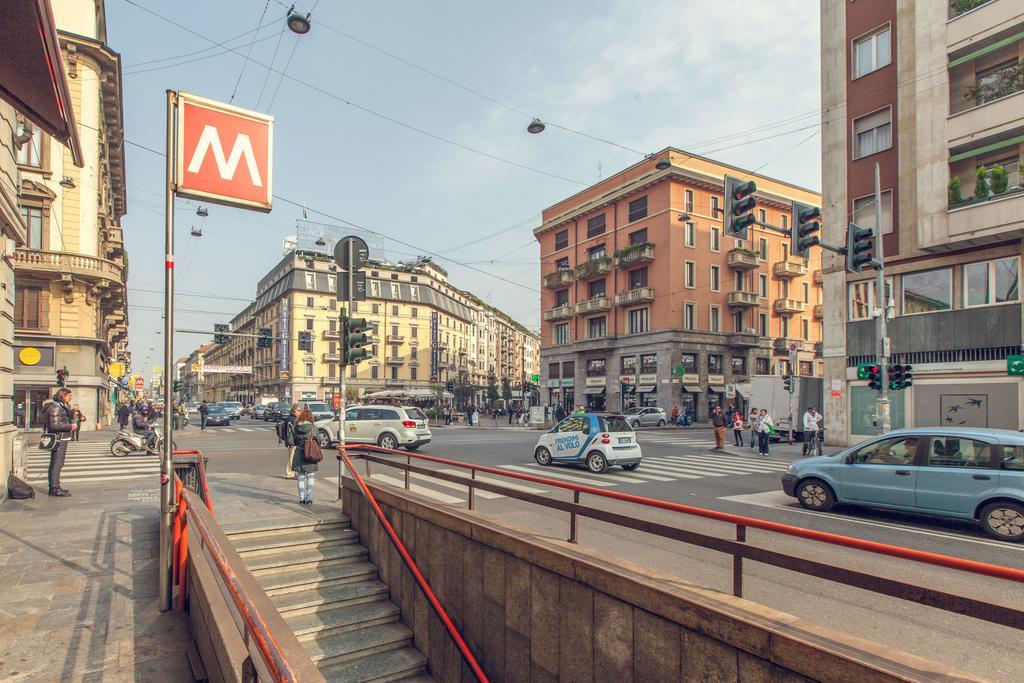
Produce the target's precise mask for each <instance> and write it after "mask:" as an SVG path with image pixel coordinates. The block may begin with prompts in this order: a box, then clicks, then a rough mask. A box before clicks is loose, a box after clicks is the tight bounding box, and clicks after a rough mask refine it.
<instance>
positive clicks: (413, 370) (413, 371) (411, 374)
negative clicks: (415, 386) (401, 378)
mask: <svg viewBox="0 0 1024 683" xmlns="http://www.w3.org/2000/svg"><path fill="white" fill-rule="evenodd" d="M418 369H419V368H409V379H412V380H415V379H416V371H417V370H418Z"/></svg>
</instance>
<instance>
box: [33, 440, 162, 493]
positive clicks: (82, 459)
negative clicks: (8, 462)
mask: <svg viewBox="0 0 1024 683" xmlns="http://www.w3.org/2000/svg"><path fill="white" fill-rule="evenodd" d="M25 460H26V473H25V474H26V479H28V481H30V482H44V483H45V482H46V481H47V478H48V475H49V470H50V454H49V453H48V452H47V451H35V452H32V453H30V454H28V455H27V456H26V458H25ZM159 473H160V459H159V458H158V457H157V456H155V455H150V454H138V455H126V456H122V457H115V456H113V455H111V453H110V444H109V443H106V442H95V441H93V442H86V443H83V442H80V441H72V442H71V443H69V444H68V450H67V454H66V455H65V457H64V467H62V468H61V474H60V481H61V485H62V486H63V485H65V484H74V483H88V482H107V481H115V480H122V479H140V478H151V477H153V476H154V475H157V474H159Z"/></svg>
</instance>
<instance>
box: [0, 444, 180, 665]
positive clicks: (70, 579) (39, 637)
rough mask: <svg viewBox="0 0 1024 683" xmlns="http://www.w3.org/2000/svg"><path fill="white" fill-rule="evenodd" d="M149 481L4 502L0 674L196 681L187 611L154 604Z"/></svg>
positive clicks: (154, 496) (39, 491)
mask: <svg viewBox="0 0 1024 683" xmlns="http://www.w3.org/2000/svg"><path fill="white" fill-rule="evenodd" d="M86 434H88V433H87V432H83V435H82V436H83V441H85V440H87V439H86V438H85V437H86ZM95 434H96V435H97V437H98V436H99V435H100V434H102V433H101V432H97V433H95ZM105 436H106V438H109V433H108V434H107V435H105ZM88 440H89V441H92V440H99V439H98V438H97V439H88ZM136 481H138V480H136ZM147 484H148V485H143V486H140V485H139V484H137V483H131V484H129V485H126V482H125V481H124V480H121V481H117V482H112V483H110V484H106V483H104V484H91V485H78V486H74V487H73V490H72V494H73V495H72V496H71V497H70V498H51V497H50V496H47V495H46V492H45V490H44V489H43V487H36V497H35V498H33V499H29V500H9V499H8V500H4V501H2V502H0V586H3V588H2V589H0V600H2V601H0V680H3V681H16V682H19V683H29V682H31V683H42V682H47V683H49V682H54V683H55V682H57V681H90V682H91V681H97V682H98V681H104V682H113V683H121V682H128V681H175V682H178V681H193V680H194V679H193V676H192V672H191V668H190V666H189V664H188V659H187V655H186V647H187V644H188V642H189V635H188V622H187V620H186V618H185V615H184V614H183V613H180V612H168V613H161V612H160V611H159V606H158V604H157V602H158V598H157V596H158V587H157V562H158V559H157V558H158V556H159V548H158V537H159V530H158V526H157V524H158V519H159V509H160V502H159V490H158V486H159V484H158V482H157V481H155V480H154V481H153V482H147Z"/></svg>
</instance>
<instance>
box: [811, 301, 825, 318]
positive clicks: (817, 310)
mask: <svg viewBox="0 0 1024 683" xmlns="http://www.w3.org/2000/svg"><path fill="white" fill-rule="evenodd" d="M824 317H825V307H824V306H822V305H821V304H815V306H814V319H815V320H821V319H822V318H824Z"/></svg>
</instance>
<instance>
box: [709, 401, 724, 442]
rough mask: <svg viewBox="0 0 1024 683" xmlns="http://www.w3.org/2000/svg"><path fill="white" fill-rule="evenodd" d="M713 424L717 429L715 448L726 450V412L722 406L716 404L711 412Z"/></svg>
mask: <svg viewBox="0 0 1024 683" xmlns="http://www.w3.org/2000/svg"><path fill="white" fill-rule="evenodd" d="M711 426H712V427H714V429H715V450H716V451H721V450H725V414H724V413H723V412H722V406H715V409H714V411H712V413H711Z"/></svg>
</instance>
